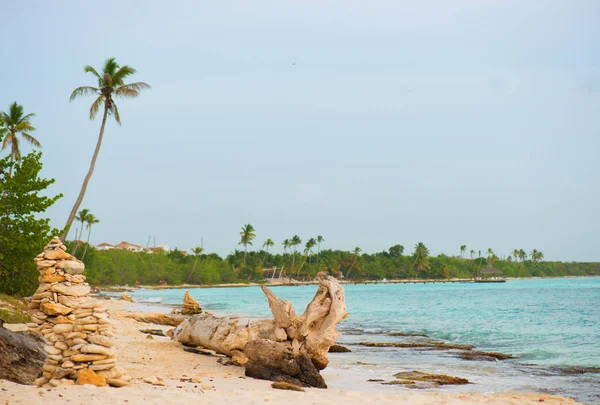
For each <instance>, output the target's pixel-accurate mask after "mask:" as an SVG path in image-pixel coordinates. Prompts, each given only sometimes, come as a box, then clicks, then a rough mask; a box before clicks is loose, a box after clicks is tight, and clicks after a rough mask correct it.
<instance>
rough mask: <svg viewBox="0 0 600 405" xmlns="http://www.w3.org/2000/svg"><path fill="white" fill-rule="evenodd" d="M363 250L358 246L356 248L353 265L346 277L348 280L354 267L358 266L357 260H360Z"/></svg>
mask: <svg viewBox="0 0 600 405" xmlns="http://www.w3.org/2000/svg"><path fill="white" fill-rule="evenodd" d="M360 252H361V249H360V248H359V247H358V246H357V247H355V248H354V252H353V253H354V255H353V256H354V257H353V258H352V264H350V269H349V270H348V274H347V275H346V278H350V274H352V268H353V267H354V265H355V264H356V260H358V255H359V254H360Z"/></svg>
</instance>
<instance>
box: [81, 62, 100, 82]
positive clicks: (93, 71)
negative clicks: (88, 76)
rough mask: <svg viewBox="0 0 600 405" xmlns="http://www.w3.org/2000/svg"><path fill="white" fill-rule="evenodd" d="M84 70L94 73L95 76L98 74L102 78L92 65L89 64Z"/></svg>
mask: <svg viewBox="0 0 600 405" xmlns="http://www.w3.org/2000/svg"><path fill="white" fill-rule="evenodd" d="M83 71H84V72H85V73H92V74H93V75H94V76H96V77H97V78H98V79H100V78H101V77H100V74H99V73H98V72H97V71H96V69H94V68H93V67H92V66H90V65H87V66H85V67H84V68H83Z"/></svg>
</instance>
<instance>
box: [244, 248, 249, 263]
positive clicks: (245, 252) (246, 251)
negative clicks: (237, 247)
mask: <svg viewBox="0 0 600 405" xmlns="http://www.w3.org/2000/svg"><path fill="white" fill-rule="evenodd" d="M247 253H248V246H246V244H244V264H246V254H247Z"/></svg>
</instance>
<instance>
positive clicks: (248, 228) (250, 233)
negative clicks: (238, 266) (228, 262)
mask: <svg viewBox="0 0 600 405" xmlns="http://www.w3.org/2000/svg"><path fill="white" fill-rule="evenodd" d="M255 231H256V230H255V229H254V227H253V226H252V225H250V224H246V225H244V226H243V227H242V231H241V232H240V236H241V239H240V243H238V245H244V264H246V255H247V254H248V245H250V246H252V241H253V240H254V238H255V237H256V233H255Z"/></svg>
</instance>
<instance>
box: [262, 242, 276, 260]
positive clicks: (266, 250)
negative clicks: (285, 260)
mask: <svg viewBox="0 0 600 405" xmlns="http://www.w3.org/2000/svg"><path fill="white" fill-rule="evenodd" d="M274 245H275V243H274V242H273V240H272V239H271V238H267V240H266V241H265V242H264V243H263V247H264V248H265V255H264V257H263V260H262V261H263V263H264V262H265V259H266V258H267V254H268V253H269V246H274Z"/></svg>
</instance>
